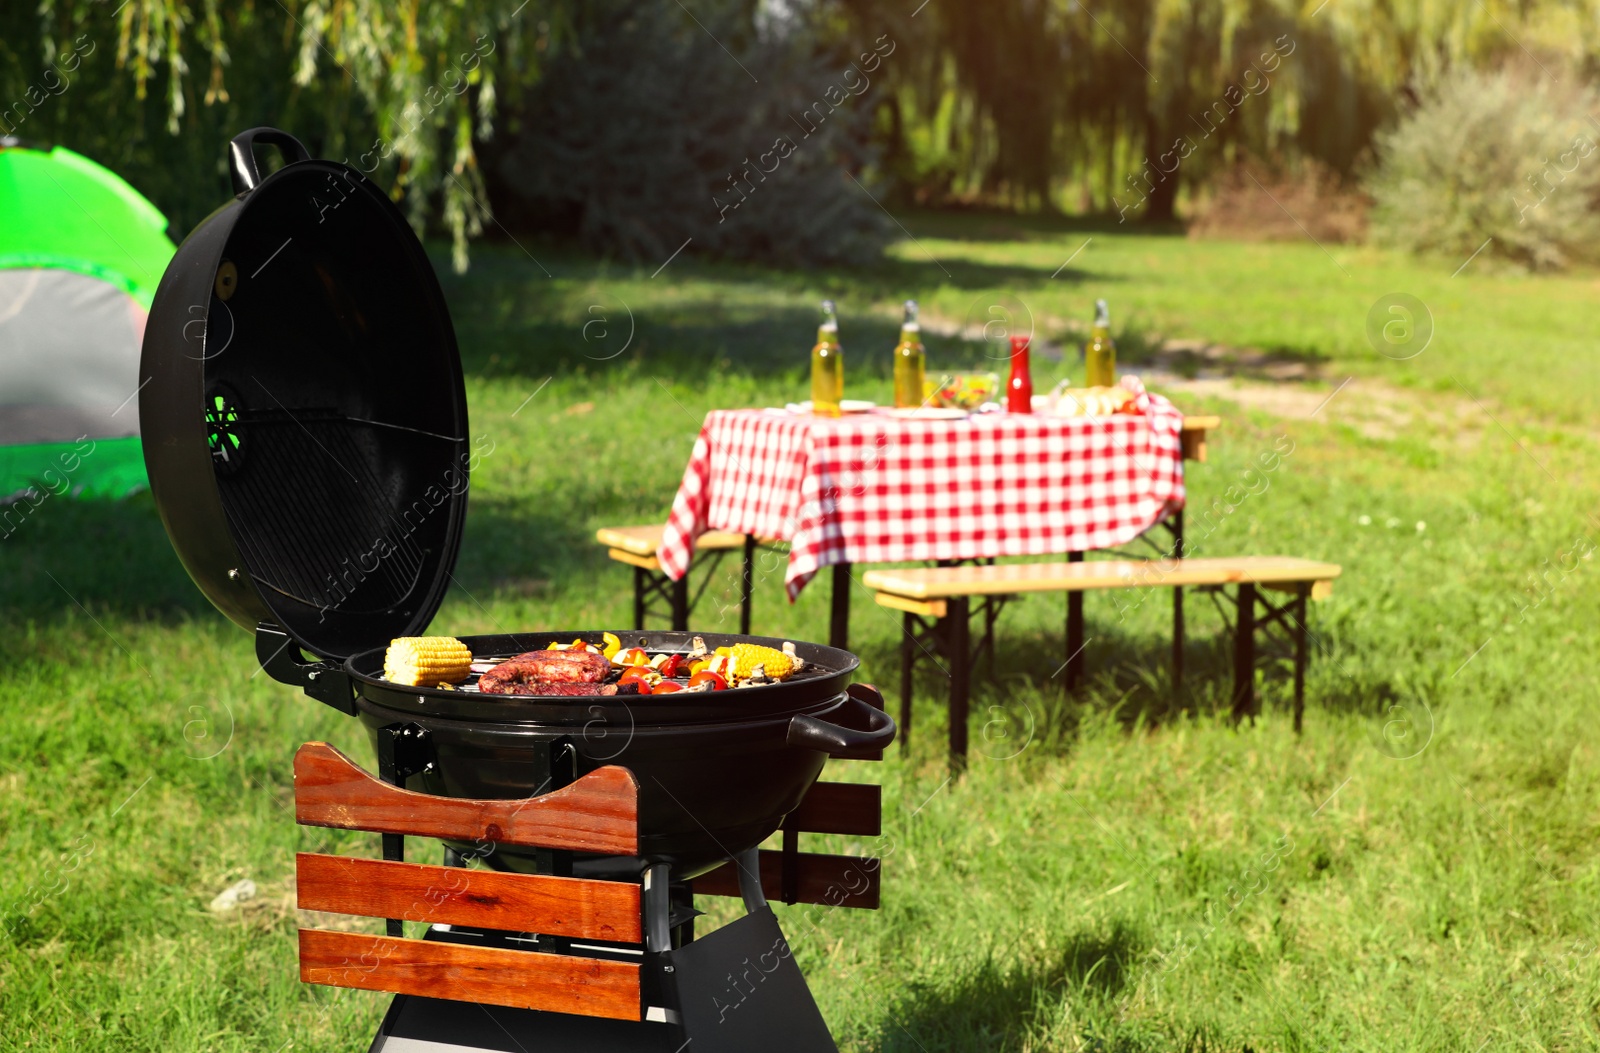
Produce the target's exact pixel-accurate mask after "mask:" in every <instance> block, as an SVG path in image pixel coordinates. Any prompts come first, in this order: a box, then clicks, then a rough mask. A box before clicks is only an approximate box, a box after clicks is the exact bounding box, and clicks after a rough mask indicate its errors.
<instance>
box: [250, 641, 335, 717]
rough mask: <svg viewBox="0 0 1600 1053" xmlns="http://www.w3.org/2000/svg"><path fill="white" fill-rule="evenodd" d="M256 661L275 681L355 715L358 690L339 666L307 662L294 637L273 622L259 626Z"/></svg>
mask: <svg viewBox="0 0 1600 1053" xmlns="http://www.w3.org/2000/svg"><path fill="white" fill-rule="evenodd" d="M256 660H257V661H259V662H260V663H261V668H262V669H263V670H264V671H265V672H266V674H267V675H268V676H270V677H272V679H274V680H276V681H277V682H278V683H280V684H289V685H290V686H292V687H298V688H300V689H302V690H303V691H305V693H306V694H308V695H310V696H311V697H312V698H314V699H316V700H317V701H318V702H326V703H327V704H328V705H330V706H332V707H333V708H334V709H337V710H338V711H339V712H341V713H344V714H346V715H347V716H352V717H353V716H355V715H356V692H355V686H354V685H353V684H351V682H350V675H349V674H348V673H346V672H345V671H344V667H343V666H341V665H339V664H338V663H337V662H308V661H306V658H305V656H304V655H303V654H302V653H301V651H300V645H299V644H297V643H296V642H295V640H294V637H292V636H290V635H289V634H288V633H286V632H284V631H283V630H282V629H281V628H279V627H278V626H276V625H274V624H273V623H271V622H261V623H259V624H258V625H257V626H256Z"/></svg>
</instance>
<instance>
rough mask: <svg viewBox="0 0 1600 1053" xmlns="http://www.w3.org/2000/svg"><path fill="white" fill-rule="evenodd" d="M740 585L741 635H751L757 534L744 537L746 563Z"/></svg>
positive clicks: (742, 569)
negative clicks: (751, 603)
mask: <svg viewBox="0 0 1600 1053" xmlns="http://www.w3.org/2000/svg"><path fill="white" fill-rule="evenodd" d="M741 571H742V577H741V578H740V587H739V635H741V636H749V635H750V601H751V598H752V596H753V594H754V592H755V578H756V536H755V535H754V534H746V535H745V539H744V564H743V566H742V568H741Z"/></svg>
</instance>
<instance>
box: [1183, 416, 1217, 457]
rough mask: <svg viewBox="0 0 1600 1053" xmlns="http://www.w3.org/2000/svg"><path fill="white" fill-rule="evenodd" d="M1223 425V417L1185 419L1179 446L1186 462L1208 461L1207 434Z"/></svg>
mask: <svg viewBox="0 0 1600 1053" xmlns="http://www.w3.org/2000/svg"><path fill="white" fill-rule="evenodd" d="M1221 423H1222V418H1221V417H1185V418H1183V428H1182V430H1180V431H1179V432H1178V445H1179V446H1180V447H1181V449H1182V452H1183V459H1184V460H1186V461H1204V460H1205V459H1206V434H1207V433H1208V432H1209V431H1211V429H1213V428H1215V427H1217V426H1218V425H1220V424H1221Z"/></svg>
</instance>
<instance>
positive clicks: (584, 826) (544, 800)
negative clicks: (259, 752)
mask: <svg viewBox="0 0 1600 1053" xmlns="http://www.w3.org/2000/svg"><path fill="white" fill-rule="evenodd" d="M294 805H295V819H296V820H297V821H299V822H300V823H301V824H303V825H305V826H331V827H336V828H338V829H341V830H370V831H374V832H377V833H385V834H412V835H415V836H417V837H437V838H441V839H446V840H455V841H479V840H484V841H490V842H494V843H496V844H508V845H525V846H533V847H536V848H562V849H571V850H573V851H578V852H601V853H604V854H606V855H634V854H636V853H637V852H638V850H639V785H638V783H637V782H635V781H634V778H633V773H632V772H630V771H628V770H627V769H626V768H618V767H615V766H607V767H604V768H598V769H596V770H595V771H592V772H590V773H589V774H587V775H585V776H583V777H582V778H580V779H578V781H576V782H574V783H572V784H571V785H570V786H565V787H563V788H561V789H559V790H556V791H554V792H552V793H547V794H545V795H544V796H542V797H530V798H527V799H524V800H511V801H477V800H471V799H468V798H453V797H434V796H432V795H430V794H425V793H413V792H411V791H410V790H402V789H400V788H399V787H398V786H390V785H389V784H388V783H385V782H382V781H380V780H378V779H376V778H374V777H373V776H371V775H369V774H368V773H367V772H365V771H363V770H362V769H361V768H360V767H359V766H357V765H356V764H355V762H354V761H352V760H351V759H350V758H349V757H346V756H345V755H344V754H342V753H340V752H339V751H338V750H336V749H334V748H333V747H332V746H330V745H328V744H327V743H326V742H308V743H306V744H305V745H304V746H301V747H300V750H299V752H297V753H296V754H295V756H294Z"/></svg>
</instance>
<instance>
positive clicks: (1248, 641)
mask: <svg viewBox="0 0 1600 1053" xmlns="http://www.w3.org/2000/svg"><path fill="white" fill-rule="evenodd" d="M1255 711H1256V587H1255V586H1254V585H1253V584H1251V583H1250V582H1241V583H1240V585H1239V613H1238V616H1237V617H1236V618H1235V619H1234V632H1233V719H1234V720H1240V719H1242V718H1244V717H1245V716H1247V715H1248V716H1251V717H1253V716H1255Z"/></svg>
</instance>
